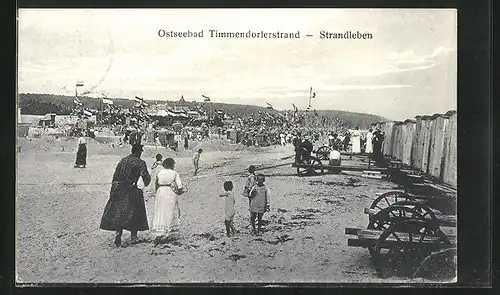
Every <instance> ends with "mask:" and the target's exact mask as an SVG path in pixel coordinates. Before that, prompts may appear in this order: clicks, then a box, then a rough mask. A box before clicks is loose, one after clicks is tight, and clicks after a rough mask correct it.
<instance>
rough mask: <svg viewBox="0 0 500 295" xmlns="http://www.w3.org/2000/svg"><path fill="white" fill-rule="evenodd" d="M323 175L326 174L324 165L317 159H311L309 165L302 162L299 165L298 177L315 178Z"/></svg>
mask: <svg viewBox="0 0 500 295" xmlns="http://www.w3.org/2000/svg"><path fill="white" fill-rule="evenodd" d="M323 173H324V167H323V164H322V163H321V161H320V160H319V159H318V158H316V157H311V158H310V160H309V163H307V162H304V161H303V160H301V162H300V163H299V164H298V165H297V175H298V176H315V175H322V174H323Z"/></svg>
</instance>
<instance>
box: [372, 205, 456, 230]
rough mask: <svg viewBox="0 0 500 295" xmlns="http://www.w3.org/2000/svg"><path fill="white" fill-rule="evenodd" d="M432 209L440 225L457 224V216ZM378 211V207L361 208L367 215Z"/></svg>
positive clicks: (449, 225) (452, 225)
mask: <svg viewBox="0 0 500 295" xmlns="http://www.w3.org/2000/svg"><path fill="white" fill-rule="evenodd" d="M431 210H432V209H431ZM432 211H433V212H434V214H435V215H436V219H437V220H438V222H439V225H440V226H447V227H455V226H457V216H456V215H442V214H436V213H437V211H436V210H432ZM379 212H380V210H379V209H371V208H365V209H364V210H363V213H364V214H366V215H368V216H375V215H376V214H377V213H379ZM408 218H409V217H408Z"/></svg>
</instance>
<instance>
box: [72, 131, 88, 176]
mask: <svg viewBox="0 0 500 295" xmlns="http://www.w3.org/2000/svg"><path fill="white" fill-rule="evenodd" d="M86 165H87V140H86V139H85V137H83V136H80V138H78V151H77V152H76V161H75V168H79V167H81V166H83V168H85V166H86Z"/></svg>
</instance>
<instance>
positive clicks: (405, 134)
mask: <svg viewBox="0 0 500 295" xmlns="http://www.w3.org/2000/svg"><path fill="white" fill-rule="evenodd" d="M379 126H380V129H381V131H382V132H384V134H385V138H384V142H383V144H382V152H383V154H384V155H386V156H389V157H391V158H393V159H396V160H400V161H402V162H403V164H404V165H406V166H408V167H412V168H414V169H417V170H420V171H422V172H424V173H426V174H429V175H431V176H433V177H435V178H437V179H439V180H441V181H442V182H444V183H446V184H449V185H452V186H456V185H457V112H456V111H449V112H447V113H446V114H434V115H433V116H417V117H415V120H410V119H408V120H406V121H404V122H384V123H380V124H379Z"/></svg>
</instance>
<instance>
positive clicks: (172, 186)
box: [152, 158, 184, 244]
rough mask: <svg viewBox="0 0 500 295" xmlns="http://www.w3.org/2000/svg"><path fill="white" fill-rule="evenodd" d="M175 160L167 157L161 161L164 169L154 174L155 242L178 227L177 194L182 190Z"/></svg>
mask: <svg viewBox="0 0 500 295" xmlns="http://www.w3.org/2000/svg"><path fill="white" fill-rule="evenodd" d="M174 165H175V161H174V159H172V158H167V159H165V161H163V167H164V169H162V170H160V171H159V172H158V174H156V181H155V187H156V195H155V206H154V217H153V228H152V233H153V235H154V236H155V243H156V244H157V243H160V241H161V240H162V239H163V238H166V237H168V235H169V234H170V233H171V232H172V231H175V230H177V229H178V227H179V225H180V215H181V211H180V208H179V199H178V195H180V194H182V193H183V192H184V189H183V187H182V182H181V178H180V177H179V173H177V172H176V171H174Z"/></svg>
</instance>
